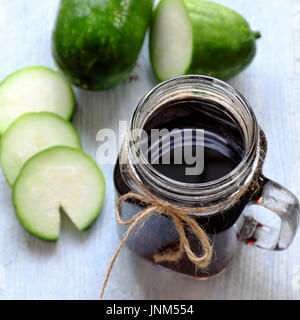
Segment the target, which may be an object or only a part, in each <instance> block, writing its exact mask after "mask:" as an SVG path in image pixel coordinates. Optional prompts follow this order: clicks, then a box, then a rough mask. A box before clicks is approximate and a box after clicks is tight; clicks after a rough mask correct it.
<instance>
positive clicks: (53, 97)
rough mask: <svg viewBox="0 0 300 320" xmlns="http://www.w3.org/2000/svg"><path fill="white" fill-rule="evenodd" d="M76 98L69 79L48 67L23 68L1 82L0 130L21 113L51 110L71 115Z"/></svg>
mask: <svg viewBox="0 0 300 320" xmlns="http://www.w3.org/2000/svg"><path fill="white" fill-rule="evenodd" d="M74 108H75V98H74V93H73V91H72V88H71V86H70V85H69V83H68V82H67V81H66V80H65V79H64V78H63V77H62V76H61V75H60V74H59V73H58V72H55V71H53V70H51V69H49V68H46V67H42V66H34V67H28V68H24V69H21V70H19V71H17V72H15V73H13V74H11V75H10V76H8V77H7V78H6V79H4V81H2V83H1V84H0V134H1V135H2V134H3V132H4V131H5V130H6V129H7V128H8V126H9V125H10V124H11V123H12V122H13V121H14V120H15V119H16V118H18V117H19V116H20V115H22V114H23V113H27V112H39V111H49V112H53V113H56V114H58V115H60V116H61V117H63V118H65V119H70V117H71V116H72V114H73V111H74Z"/></svg>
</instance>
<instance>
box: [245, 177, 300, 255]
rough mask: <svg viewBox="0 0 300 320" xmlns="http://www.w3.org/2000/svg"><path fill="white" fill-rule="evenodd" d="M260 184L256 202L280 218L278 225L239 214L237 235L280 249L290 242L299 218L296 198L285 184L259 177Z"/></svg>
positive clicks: (251, 242)
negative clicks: (260, 187)
mask: <svg viewBox="0 0 300 320" xmlns="http://www.w3.org/2000/svg"><path fill="white" fill-rule="evenodd" d="M261 181H263V187H262V190H261V193H260V195H259V197H258V199H257V202H256V205H259V206H262V207H264V208H266V209H268V210H270V211H271V212H272V214H276V215H277V216H278V217H279V218H280V220H281V221H280V229H279V230H278V229H275V228H272V227H269V226H267V225H264V224H261V223H260V222H258V221H257V220H256V219H255V218H253V217H252V216H251V215H243V218H244V221H243V225H242V228H241V230H240V232H239V237H240V239H242V240H244V241H245V242H246V243H247V244H248V245H256V246H258V247H261V248H264V249H270V250H284V249H287V248H288V247H289V245H290V244H291V242H292V240H293V238H294V236H295V234H296V231H297V228H298V224H299V219H300V210H299V201H298V199H297V198H296V197H295V195H294V194H292V193H291V192H290V191H288V190H287V189H286V188H284V187H282V186H281V185H279V184H278V183H276V182H274V181H272V180H269V179H267V178H265V177H262V179H261Z"/></svg>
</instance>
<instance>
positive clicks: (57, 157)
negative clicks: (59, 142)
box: [13, 146, 105, 241]
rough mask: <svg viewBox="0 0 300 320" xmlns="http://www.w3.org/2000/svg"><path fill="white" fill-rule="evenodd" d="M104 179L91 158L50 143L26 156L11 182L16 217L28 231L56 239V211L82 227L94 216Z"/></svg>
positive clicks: (85, 227) (57, 225)
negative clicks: (46, 147)
mask: <svg viewBox="0 0 300 320" xmlns="http://www.w3.org/2000/svg"><path fill="white" fill-rule="evenodd" d="M104 197H105V180H104V176H103V174H102V171H101V170H100V168H99V167H98V166H97V164H96V163H95V161H94V160H93V159H92V158H91V157H90V156H88V155H87V154H85V153H84V152H82V151H81V150H78V149H74V148H70V147H62V146H59V147H52V148H49V149H46V150H44V151H41V152H40V153H38V154H36V155H35V156H33V157H32V158H30V159H29V160H28V161H27V162H26V164H25V165H24V167H23V169H22V170H21V172H20V175H19V176H18V178H17V180H16V182H15V184H14V186H13V203H14V206H15V211H16V214H17V217H18V219H19V220H20V222H21V224H22V225H23V226H24V228H25V229H26V230H27V231H28V232H29V233H31V234H32V235H34V236H36V237H38V238H40V239H43V240H47V241H56V240H57V239H58V238H59V232H60V214H61V213H62V212H64V213H65V214H66V215H67V216H68V217H69V218H70V220H71V221H72V222H73V224H74V225H75V226H76V228H77V229H78V230H80V231H84V230H86V229H87V228H88V227H89V226H90V225H91V224H92V223H93V222H94V221H95V220H96V218H97V217H98V215H99V213H100V210H101V208H102V205H103V201H104Z"/></svg>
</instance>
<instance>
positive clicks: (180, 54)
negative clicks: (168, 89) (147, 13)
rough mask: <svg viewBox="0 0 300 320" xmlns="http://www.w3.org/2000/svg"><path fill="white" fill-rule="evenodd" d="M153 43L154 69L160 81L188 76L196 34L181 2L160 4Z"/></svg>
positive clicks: (155, 21) (151, 48) (173, 0)
mask: <svg viewBox="0 0 300 320" xmlns="http://www.w3.org/2000/svg"><path fill="white" fill-rule="evenodd" d="M150 43H151V47H150V55H151V62H152V66H153V69H154V71H155V73H156V75H157V77H158V78H159V79H160V80H161V81H164V80H167V79H170V78H173V77H175V76H179V75H182V74H185V72H186V71H187V69H188V68H189V66H190V63H191V60H192V52H193V30H192V24H191V22H190V19H189V16H188V11H187V10H186V8H185V5H184V3H183V1H182V0H163V1H162V2H161V3H160V4H159V6H158V8H157V10H156V13H155V16H154V21H153V24H152V28H151V39H150Z"/></svg>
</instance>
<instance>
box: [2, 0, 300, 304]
mask: <svg viewBox="0 0 300 320" xmlns="http://www.w3.org/2000/svg"><path fill="white" fill-rule="evenodd" d="M217 2H220V3H223V4H225V5H228V6H229V7H231V8H234V9H236V10H237V11H238V12H240V13H241V14H243V15H244V16H245V17H246V18H247V19H248V21H249V22H250V24H251V26H252V27H253V29H255V30H259V31H260V32H261V34H262V38H261V39H260V40H259V41H258V52H257V56H256V58H255V60H254V62H253V63H252V64H251V66H250V67H249V68H248V69H247V70H246V71H245V72H243V73H242V74H240V75H239V76H238V77H236V78H235V79H233V80H232V81H230V84H232V85H233V86H234V87H236V88H237V89H238V90H240V91H241V92H242V93H243V94H244V95H245V96H246V97H247V98H248V100H249V101H250V103H251V104H252V106H253V109H254V110H255V113H256V115H257V118H258V121H259V123H260V124H261V126H262V127H263V128H264V130H265V132H266V134H267V138H268V142H269V149H268V154H267V159H266V162H265V167H264V172H265V174H266V175H267V176H268V177H270V178H272V179H274V180H276V181H278V182H279V183H281V184H283V185H284V186H286V187H287V188H289V189H290V190H291V191H293V192H294V193H295V194H296V195H297V196H298V197H300V182H299V181H300V1H299V0H251V1H250V0H244V1H236V0H222V1H221V0H219V1H217ZM57 5H58V0H47V1H41V0H10V1H5V0H0V79H2V78H4V77H5V76H6V75H7V74H9V73H11V72H13V71H15V70H16V69H19V68H21V67H25V66H29V65H38V64H41V65H46V66H49V67H53V68H55V65H54V62H53V59H52V56H51V31H52V28H53V25H54V20H55V15H56V10H57ZM132 74H133V75H137V76H138V78H137V79H135V77H133V79H135V80H133V81H126V82H124V83H123V84H121V85H119V86H118V87H116V88H115V89H113V90H110V91H106V92H99V93H93V92H86V91H81V90H76V95H77V99H78V108H77V112H76V115H75V118H74V124H75V126H76V127H77V129H78V131H79V133H80V136H81V139H82V143H83V148H84V150H85V151H86V152H88V153H89V154H90V155H92V156H93V157H94V158H95V154H96V150H97V148H98V146H99V145H98V143H97V142H96V133H97V131H98V130H99V129H101V128H116V127H117V125H118V121H119V120H129V118H130V117H131V114H132V112H133V110H134V109H135V106H136V105H137V102H138V100H139V99H140V98H141V97H142V96H143V95H144V93H145V92H146V91H147V90H149V89H150V88H152V87H153V86H154V85H155V84H156V80H155V78H154V76H153V74H152V71H151V68H150V65H149V58H148V40H146V41H145V45H144V47H143V50H142V53H141V56H140V58H139V61H138V65H137V66H136V68H135V69H134V71H133V73H132ZM102 169H103V171H104V173H105V177H106V181H107V196H106V201H105V205H104V208H103V211H102V213H101V216H100V217H99V219H98V220H97V222H96V223H95V224H94V225H93V227H92V228H91V229H90V230H89V231H87V232H85V233H80V232H78V231H77V230H75V228H74V227H73V226H72V225H71V223H70V222H69V221H68V220H67V219H66V218H63V221H62V226H61V237H60V240H59V241H58V242H57V243H56V244H49V243H44V242H42V241H40V240H37V239H35V238H33V237H32V236H30V235H28V234H27V233H26V232H25V231H24V230H23V228H22V227H21V226H20V224H19V222H18V221H17V219H16V217H15V214H14V210H13V206H12V202H11V190H10V188H9V187H8V186H7V184H6V183H5V180H4V178H3V176H2V174H0V298H1V299H98V297H99V291H100V287H101V284H102V282H103V279H104V275H105V272H106V268H107V266H108V263H109V261H110V259H111V257H112V255H113V253H114V251H115V249H116V247H117V246H118V244H119V239H118V237H117V234H116V221H115V216H114V193H113V181H112V171H113V166H111V165H107V166H102ZM299 240H300V235H299V233H298V235H297V237H296V239H295V241H294V243H293V244H292V246H291V247H290V248H289V250H287V251H284V252H275V253H274V252H268V251H263V250H260V249H257V248H248V247H246V246H245V247H243V248H242V250H241V251H240V252H239V253H238V255H237V256H236V257H235V258H234V260H233V262H232V264H231V266H230V267H229V268H228V269H227V271H226V272H225V273H224V274H223V275H221V276H219V277H218V278H215V279H212V280H209V281H206V282H202V281H201V282H199V281H194V280H191V279H186V278H185V277H182V276H179V275H174V274H173V273H169V272H167V271H164V270H161V269H159V268H157V267H155V266H153V265H152V264H150V263H148V262H145V261H144V260H142V259H141V258H139V257H137V256H136V255H135V254H133V253H131V252H130V251H129V250H127V249H124V250H123V251H122V252H121V254H120V256H119V258H118V260H117V263H116V265H115V267H114V269H113V272H112V274H111V278H110V282H109V284H108V287H107V291H106V294H105V298H107V299H299V298H300V242H299Z"/></svg>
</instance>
